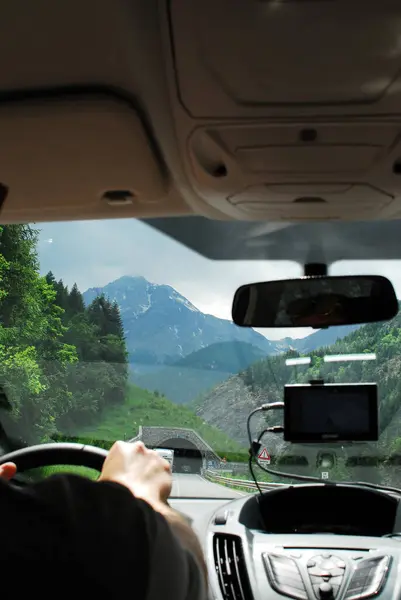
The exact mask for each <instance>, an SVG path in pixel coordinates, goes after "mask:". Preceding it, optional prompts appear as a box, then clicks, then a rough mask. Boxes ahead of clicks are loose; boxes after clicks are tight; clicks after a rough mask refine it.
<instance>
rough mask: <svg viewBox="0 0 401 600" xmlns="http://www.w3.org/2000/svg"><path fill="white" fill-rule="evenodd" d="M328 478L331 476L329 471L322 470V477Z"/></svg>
mask: <svg viewBox="0 0 401 600" xmlns="http://www.w3.org/2000/svg"><path fill="white" fill-rule="evenodd" d="M328 478H329V473H328V471H322V479H328Z"/></svg>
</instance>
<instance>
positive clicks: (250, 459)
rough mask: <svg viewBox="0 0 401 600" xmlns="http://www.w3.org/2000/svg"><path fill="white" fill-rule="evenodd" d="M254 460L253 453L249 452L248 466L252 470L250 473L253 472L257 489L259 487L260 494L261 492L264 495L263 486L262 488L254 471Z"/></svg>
mask: <svg viewBox="0 0 401 600" xmlns="http://www.w3.org/2000/svg"><path fill="white" fill-rule="evenodd" d="M252 461H253V456H252V454H251V453H249V460H248V467H249V471H250V473H251V476H252V479H253V480H254V482H255V485H256V487H257V489H258V492H259V494H260V495H261V496H263V492H262V490H261V488H260V485H259V482H258V480H257V478H256V475H255V472H254V470H253V464H252Z"/></svg>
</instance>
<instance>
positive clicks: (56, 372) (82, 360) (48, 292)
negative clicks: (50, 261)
mask: <svg viewBox="0 0 401 600" xmlns="http://www.w3.org/2000/svg"><path fill="white" fill-rule="evenodd" d="M37 239H38V232H37V231H36V230H34V229H32V228H31V227H30V226H27V225H7V226H2V227H0V386H1V390H2V393H1V398H0V409H1V427H0V446H2V447H3V448H4V449H6V450H7V449H12V448H13V447H16V446H20V445H21V444H30V443H34V442H38V441H40V440H42V441H46V440H49V439H51V438H53V437H54V436H56V435H57V434H58V433H59V432H63V433H67V432H70V433H72V432H74V431H75V430H76V429H77V428H78V427H82V426H84V425H86V424H88V423H91V422H94V421H95V420H96V419H98V418H100V417H101V415H102V412H103V410H104V409H105V407H109V406H111V405H113V406H116V405H118V404H121V403H122V402H123V401H124V399H125V395H126V382H127V353H126V348H125V340H124V332H123V327H122V321H121V317H120V312H119V308H118V306H117V304H115V303H114V304H112V303H110V302H109V301H107V300H106V299H105V298H104V297H102V296H100V297H97V298H95V299H94V300H93V302H92V303H91V304H90V306H88V307H87V308H85V306H84V302H83V299H82V295H81V293H80V291H79V290H78V288H77V286H76V285H74V286H73V287H72V289H71V290H68V289H67V287H66V286H65V285H64V284H63V282H62V281H56V279H55V277H54V276H53V274H52V273H48V275H47V276H46V277H41V276H40V274H39V263H38V258H37V252H36V245H37Z"/></svg>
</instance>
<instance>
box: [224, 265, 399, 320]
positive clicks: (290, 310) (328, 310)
mask: <svg viewBox="0 0 401 600" xmlns="http://www.w3.org/2000/svg"><path fill="white" fill-rule="evenodd" d="M397 312H398V301H397V297H396V295H395V291H394V288H393V286H392V284H391V283H390V281H389V280H388V279H386V278H385V277H382V276H379V275H357V276H343V277H328V276H327V277H326V276H324V277H323V276H322V277H304V278H301V279H288V280H282V281H268V282H261V283H250V284H247V285H243V286H241V287H240V288H239V289H238V290H237V291H236V293H235V296H234V301H233V308H232V317H233V321H234V323H235V324H236V325H240V326H241V327H313V328H315V329H321V328H325V327H331V326H333V325H351V324H359V323H372V322H375V321H386V320H388V319H392V318H393V317H394V316H395V315H396V314H397Z"/></svg>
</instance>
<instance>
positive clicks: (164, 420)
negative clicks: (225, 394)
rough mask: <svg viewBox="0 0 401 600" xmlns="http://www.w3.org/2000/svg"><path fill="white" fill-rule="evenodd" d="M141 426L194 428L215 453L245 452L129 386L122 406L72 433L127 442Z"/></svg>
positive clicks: (218, 433)
mask: <svg viewBox="0 0 401 600" xmlns="http://www.w3.org/2000/svg"><path fill="white" fill-rule="evenodd" d="M140 425H146V426H148V427H149V426H165V427H169V426H170V427H184V428H188V429H194V430H195V431H196V432H197V433H198V434H199V435H200V436H201V437H202V438H203V439H204V440H205V441H206V442H207V443H208V444H209V445H210V446H211V447H212V448H213V449H214V450H215V452H216V453H217V454H221V455H223V456H226V455H227V454H229V453H239V452H244V449H243V448H242V447H241V445H240V444H239V443H238V442H235V441H233V440H231V439H230V438H229V437H228V436H227V435H225V434H224V433H223V432H222V431H219V430H218V429H217V428H215V427H213V426H211V425H209V424H208V423H205V422H204V420H203V419H201V418H199V417H197V416H196V415H195V414H194V413H193V412H192V411H191V410H189V409H187V408H185V407H183V406H176V405H175V404H174V403H173V402H170V401H169V400H167V399H166V398H162V397H160V396H157V395H155V394H152V393H150V392H148V391H146V390H142V389H140V388H137V387H136V386H130V388H129V391H128V394H127V397H126V399H125V401H124V403H123V404H120V405H118V406H110V407H109V408H107V409H105V410H104V411H103V413H102V415H101V417H100V418H99V420H98V421H97V422H96V423H93V424H92V425H91V426H88V427H85V428H81V429H80V430H78V431H76V432H74V434H75V435H76V436H77V437H81V438H85V439H90V440H93V441H94V443H95V442H99V440H100V441H103V442H104V441H106V442H107V441H109V442H113V441H115V440H118V439H121V440H124V439H125V440H129V439H132V438H133V437H135V436H136V435H137V434H138V429H139V426H140Z"/></svg>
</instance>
